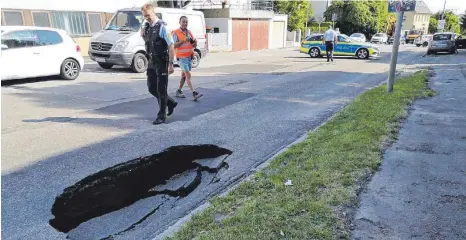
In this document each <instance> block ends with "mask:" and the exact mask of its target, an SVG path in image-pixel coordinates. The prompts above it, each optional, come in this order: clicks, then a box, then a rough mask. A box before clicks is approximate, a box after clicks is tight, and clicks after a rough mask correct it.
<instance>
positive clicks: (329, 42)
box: [322, 26, 338, 62]
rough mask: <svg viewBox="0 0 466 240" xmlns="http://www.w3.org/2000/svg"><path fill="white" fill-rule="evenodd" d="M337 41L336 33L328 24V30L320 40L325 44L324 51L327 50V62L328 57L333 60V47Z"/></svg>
mask: <svg viewBox="0 0 466 240" xmlns="http://www.w3.org/2000/svg"><path fill="white" fill-rule="evenodd" d="M337 41H338V34H337V33H336V32H335V31H333V29H332V27H331V26H329V27H328V30H327V31H326V32H325V34H324V38H323V39H322V42H323V43H324V44H325V51H326V52H327V62H329V61H330V59H331V60H332V62H333V49H334V48H335V44H336V43H337Z"/></svg>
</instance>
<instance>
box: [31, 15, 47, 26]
mask: <svg viewBox="0 0 466 240" xmlns="http://www.w3.org/2000/svg"><path fill="white" fill-rule="evenodd" d="M32 20H33V21H34V26H38V27H50V18H49V13H48V12H32Z"/></svg>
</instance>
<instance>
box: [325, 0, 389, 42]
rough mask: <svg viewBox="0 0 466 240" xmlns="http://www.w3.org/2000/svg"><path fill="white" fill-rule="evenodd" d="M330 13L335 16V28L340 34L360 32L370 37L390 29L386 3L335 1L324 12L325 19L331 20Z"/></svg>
mask: <svg viewBox="0 0 466 240" xmlns="http://www.w3.org/2000/svg"><path fill="white" fill-rule="evenodd" d="M332 13H336V14H337V22H336V26H335V27H338V28H340V32H342V33H346V34H352V33H355V32H360V33H364V34H366V35H369V36H370V35H373V34H375V33H377V32H386V31H387V30H388V28H389V27H391V24H390V23H389V19H390V18H389V17H388V16H389V15H388V4H387V2H386V1H376V0H361V1H342V0H336V1H333V2H332V5H331V6H330V7H329V8H328V9H327V11H325V13H324V16H325V18H326V19H327V20H331V19H332Z"/></svg>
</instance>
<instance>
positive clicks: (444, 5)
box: [441, 0, 447, 32]
mask: <svg viewBox="0 0 466 240" xmlns="http://www.w3.org/2000/svg"><path fill="white" fill-rule="evenodd" d="M446 6H447V0H445V2H444V3H443V12H442V19H441V20H445V7H446ZM442 32H445V26H444V27H443V29H442Z"/></svg>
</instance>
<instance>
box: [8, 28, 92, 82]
mask: <svg viewBox="0 0 466 240" xmlns="http://www.w3.org/2000/svg"><path fill="white" fill-rule="evenodd" d="M0 29H1V34H2V40H1V45H2V53H1V57H0V59H1V60H0V61H1V63H0V65H1V66H2V71H1V78H2V80H13V79H23V78H32V77H43V76H54V75H60V76H61V77H62V78H63V79H66V80H74V79H76V78H77V77H78V76H79V73H80V72H81V70H82V69H83V68H84V59H83V57H82V55H81V48H80V47H79V45H77V44H76V42H75V41H74V40H73V39H72V38H71V37H70V36H69V35H68V34H67V33H66V31H64V30H61V29H55V28H46V27H32V26H2V27H1V28H0Z"/></svg>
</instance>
